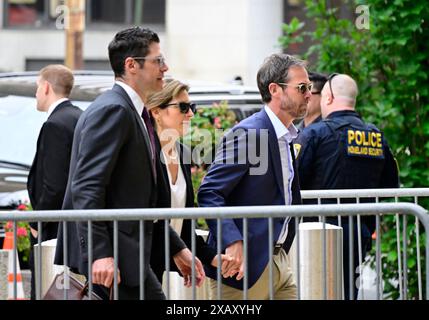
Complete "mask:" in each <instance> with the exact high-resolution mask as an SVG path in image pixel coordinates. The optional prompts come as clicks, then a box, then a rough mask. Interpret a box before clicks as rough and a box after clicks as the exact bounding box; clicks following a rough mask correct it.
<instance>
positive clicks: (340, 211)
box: [2, 190, 429, 299]
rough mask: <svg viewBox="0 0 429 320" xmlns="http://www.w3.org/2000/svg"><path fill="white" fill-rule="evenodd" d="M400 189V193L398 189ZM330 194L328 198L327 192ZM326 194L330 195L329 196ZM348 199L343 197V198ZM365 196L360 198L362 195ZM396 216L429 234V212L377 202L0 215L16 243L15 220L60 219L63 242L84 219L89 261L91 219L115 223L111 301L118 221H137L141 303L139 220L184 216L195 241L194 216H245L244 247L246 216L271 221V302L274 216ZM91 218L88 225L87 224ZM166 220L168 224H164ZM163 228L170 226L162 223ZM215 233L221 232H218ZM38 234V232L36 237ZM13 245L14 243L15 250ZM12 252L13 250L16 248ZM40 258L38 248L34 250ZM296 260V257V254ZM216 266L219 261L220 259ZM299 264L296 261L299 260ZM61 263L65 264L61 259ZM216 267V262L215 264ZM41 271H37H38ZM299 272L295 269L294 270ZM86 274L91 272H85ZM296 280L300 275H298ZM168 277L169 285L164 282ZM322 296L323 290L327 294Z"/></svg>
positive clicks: (428, 241) (428, 254) (245, 294)
mask: <svg viewBox="0 0 429 320" xmlns="http://www.w3.org/2000/svg"><path fill="white" fill-rule="evenodd" d="M396 191H398V190H396ZM327 195H328V194H327ZM328 196H330V195H328ZM344 196H346V195H344ZM356 196H357V197H359V196H360V194H358V195H356V193H353V197H356ZM362 196H364V194H362ZM371 196H373V197H374V196H376V195H375V193H371ZM392 213H393V214H397V215H404V216H406V215H413V216H415V217H416V219H418V220H419V221H420V222H421V223H422V225H423V227H424V229H425V232H426V234H428V231H429V216H428V214H427V211H426V210H425V209H423V208H422V207H420V206H418V205H416V204H411V203H375V204H332V205H331V204H327V205H322V206H321V205H302V206H265V207H254V206H253V207H222V208H184V209H109V210H63V211H32V212H25V211H24V212H5V213H3V214H2V220H11V221H13V222H14V237H15V240H16V230H17V228H16V222H17V221H38V222H39V224H38V226H39V231H41V227H42V224H41V222H42V221H63V223H64V227H65V232H64V240H65V241H64V242H65V243H66V242H67V236H68V234H67V224H66V222H67V221H87V223H88V227H89V228H88V239H89V241H88V244H89V245H88V251H89V252H88V255H89V258H91V257H92V245H93V242H92V232H91V224H92V222H93V221H113V222H114V223H113V226H114V233H113V237H114V239H113V252H114V261H115V263H114V265H115V276H114V286H113V287H114V299H118V282H117V280H118V274H117V272H118V249H119V248H118V221H140V288H141V289H140V299H144V290H143V279H144V268H143V265H144V254H143V253H144V228H143V221H144V220H155V219H172V218H178V217H180V218H184V219H193V223H192V230H191V232H192V237H193V238H194V237H195V220H196V219H198V218H206V219H217V221H218V225H220V219H223V218H243V221H244V223H243V226H244V232H243V237H244V240H243V242H244V248H247V247H248V230H247V225H248V224H247V220H248V219H250V218H268V219H269V235H268V236H269V240H270V241H269V243H270V245H269V247H267V250H268V251H269V253H270V260H269V270H270V273H269V274H270V277H269V283H270V288H269V293H270V294H269V298H270V299H273V298H274V290H273V262H272V254H273V244H274V239H273V218H279V217H287V216H289V217H295V218H302V217H313V216H321V217H323V218H325V217H328V216H333V215H334V216H341V217H342V216H358V217H359V216H368V215H375V216H376V217H377V219H379V217H380V215H388V214H392ZM88 220H89V221H88ZM166 221H167V220H166ZM165 223H166V224H167V223H168V222H165ZM295 224H296V227H297V229H298V219H295ZM379 227H380V225H379V223H378V224H377V233H379ZM218 232H219V233H221V231H219V229H218ZM40 234H41V232H39V235H40ZM166 238H167V241H166V246H165V251H166V252H165V253H166V271H167V274H169V271H170V266H169V261H168V258H167V257H169V252H170V247H169V241H168V232H166ZM299 238H300V237H299V233H298V237H297V239H296V241H297V247H298V252H299V242H300V239H299ZM38 242H39V243H38V244H39V246H40V243H41V239H40V236H39V239H38ZM15 244H16V241H15V242H14V247H15ZM191 247H192V248H191V249H192V253H193V259H192V275H193V279H192V292H193V299H195V290H196V288H195V238H194V239H192V246H191ZM220 249H221V248H220V245H218V254H220ZM324 251H325V253H324V255H325V256H326V247H325V248H324ZM14 252H15V254H16V250H14ZM38 252H39V255H40V252H41V251H40V250H39V251H38ZM64 255H65V257H67V246H64ZM425 255H426V268H425V274H426V282H425V288H426V299H428V292H429V277H427V275H429V237H426V252H425ZM298 256H299V255H298ZM377 256H378V258H377V270H379V269H380V268H381V266H380V264H379V262H380V257H379V250H377ZM65 260H66V259H65ZM218 261H219V262H220V258H219V260H218ZM38 262H39V267H40V264H41V257H40V256H39V258H38ZM244 262H245V268H244V278H243V281H244V290H243V299H247V297H248V268H247V262H248V257H247V256H246V255H245V257H244ZM298 263H299V262H298ZM65 264H67V262H66V261H65ZM219 265H220V264H219ZM39 270H40V269H39ZM298 270H299V269H298ZM13 271H14V275H15V277H14V279H16V260H14V264H13ZM89 271H90V270H89ZM37 277H38V283H41V273H38V274H37ZM67 277H68V274H67V273H65V282H66V283H67ZM297 277H298V279H299V274H298V276H297ZM88 280H89V283H90V285H89V295H91V293H92V285H91V282H92V281H91V272H89V279H88ZM217 280H218V288H217V298H218V299H220V298H221V287H220V285H219V284H220V280H221V274H220V270H219V268H218V274H217ZM168 281H169V280H168V277H167V282H168ZM324 281H325V291H326V278H325V280H324ZM168 288H169V286H167V290H166V292H165V293H166V297H167V299H168V298H169V290H168ZM297 291H298V298H299V297H300V287H299V281H298V287H297ZM13 292H14V297H15V298H16V294H17V288H16V281H15V283H14V290H13ZM325 297H326V292H325ZM37 298H38V299H40V298H41V289H40V286H39V287H38V288H37ZM64 299H67V290H66V289H65V288H64Z"/></svg>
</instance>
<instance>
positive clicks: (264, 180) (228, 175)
mask: <svg viewBox="0 0 429 320" xmlns="http://www.w3.org/2000/svg"><path fill="white" fill-rule="evenodd" d="M257 82H258V87H259V91H260V92H261V95H262V100H263V101H264V102H265V104H266V105H265V107H264V108H262V110H261V111H260V112H258V113H256V114H254V115H252V116H250V117H249V118H247V119H245V120H243V121H241V122H240V123H239V124H237V125H236V126H235V127H234V128H233V129H232V130H231V131H230V132H229V133H227V134H226V135H225V137H224V138H223V141H222V143H221V144H220V147H219V148H218V150H217V154H216V158H215V161H214V163H213V164H212V165H211V166H210V168H209V171H208V173H207V175H206V176H205V178H204V181H203V183H202V185H201V187H200V189H199V192H198V203H199V205H200V206H202V207H222V206H264V205H290V204H299V203H301V197H300V191H299V182H298V175H297V174H296V173H295V172H296V170H295V157H294V152H293V148H292V144H291V142H292V139H293V138H295V137H296V136H297V131H296V128H295V127H294V125H293V123H292V121H293V120H294V119H296V118H300V117H303V116H304V115H305V113H306V110H307V103H308V100H309V98H310V96H311V83H310V81H309V79H308V74H307V71H306V69H305V63H304V62H303V61H301V60H298V59H296V58H294V57H292V56H289V55H286V54H273V55H271V56H270V57H268V58H267V59H266V60H265V62H264V64H263V65H262V67H261V68H260V69H259V71H258V75H257ZM261 210H263V209H262V208H261ZM208 225H209V228H210V236H209V241H208V243H209V245H211V246H212V247H214V248H216V246H217V241H218V240H219V241H221V245H222V249H223V250H225V253H226V254H229V255H230V256H232V257H233V258H234V259H233V260H232V261H230V262H227V263H224V264H223V265H222V275H223V277H224V278H225V279H223V284H222V292H223V296H222V298H223V299H234V300H235V299H242V298H243V291H242V290H243V280H242V278H243V270H244V263H243V220H242V219H223V220H222V239H216V237H217V222H216V221H214V220H212V221H208ZM273 227H274V229H273V230H274V234H273V236H274V243H272V244H271V245H272V246H273V248H274V249H273V253H274V255H273V266H274V267H273V272H274V273H273V279H274V298H275V299H295V298H296V285H295V283H294V280H293V276H292V272H291V268H290V263H289V260H288V257H287V252H288V250H289V248H290V246H291V243H292V241H293V237H294V228H293V227H294V223H293V222H289V219H288V218H276V219H274V223H273ZM248 241H249V242H248V248H249V251H248V255H247V256H248V257H249V259H248V286H249V288H250V289H249V291H248V297H249V299H268V298H269V286H270V284H269V280H268V279H269V268H268V258H269V252H268V219H249V221H248ZM206 272H207V275H208V276H209V277H211V278H213V279H216V269H215V268H212V267H207V271H206ZM234 277H235V278H234ZM210 281H211V290H212V293H213V296H214V297H216V287H217V282H216V281H214V280H212V279H210Z"/></svg>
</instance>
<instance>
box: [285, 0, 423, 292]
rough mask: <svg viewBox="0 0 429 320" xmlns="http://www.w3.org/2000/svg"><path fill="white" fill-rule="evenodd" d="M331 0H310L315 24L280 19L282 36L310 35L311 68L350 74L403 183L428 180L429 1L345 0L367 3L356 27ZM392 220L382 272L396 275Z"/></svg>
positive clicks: (412, 286)
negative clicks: (363, 20) (365, 23)
mask: <svg viewBox="0 0 429 320" xmlns="http://www.w3.org/2000/svg"><path fill="white" fill-rule="evenodd" d="M327 3H328V1H325V0H317V1H310V0H306V1H305V10H306V16H307V17H308V18H309V19H313V20H314V21H315V24H316V28H315V30H313V31H311V32H303V27H304V24H303V23H302V22H299V21H298V20H297V19H294V20H293V21H292V22H291V23H290V24H287V26H283V30H285V34H284V36H283V37H282V38H281V39H280V40H279V42H280V43H281V44H284V48H285V49H286V50H287V46H288V45H290V44H294V43H300V42H303V41H311V42H312V45H311V46H310V48H309V50H308V51H307V52H306V53H305V54H304V57H303V58H305V59H308V60H310V61H312V62H314V63H312V64H311V65H310V69H312V70H318V71H322V72H326V73H330V72H340V73H346V74H349V75H350V76H352V77H353V78H354V79H355V80H356V81H357V83H358V86H359V91H360V94H359V96H358V102H357V109H358V111H359V112H360V113H361V115H362V116H363V117H364V119H365V120H367V121H369V122H372V123H374V124H376V125H377V126H378V127H380V128H381V129H382V130H383V131H384V134H385V136H386V137H387V140H388V141H389V144H390V146H391V148H392V151H393V153H394V155H395V157H396V158H397V161H398V164H399V169H400V178H401V185H402V186H405V187H423V186H428V185H429V115H428V113H429V88H428V74H429V48H428V47H429V32H428V29H429V28H428V24H429V6H428V5H427V1H425V0H413V1H411V0H394V1H389V2H387V1H385V0H354V1H344V3H343V8H342V9H344V8H348V9H349V10H351V12H353V13H354V12H355V9H356V8H357V6H359V5H367V6H369V7H368V8H369V29H368V30H366V29H362V30H359V29H358V28H357V26H356V24H355V21H351V20H347V19H340V18H339V9H340V8H338V7H328V6H327ZM356 18H358V14H356ZM408 226H409V228H408V243H409V248H408V251H409V252H408V256H409V257H410V259H409V261H408V266H409V268H411V267H413V268H414V266H415V263H416V257H415V238H414V236H415V235H414V229H413V227H411V226H410V224H409V225H408ZM394 228H395V225H394V222H393V219H389V218H384V219H383V233H382V242H383V248H382V250H383V254H384V255H385V257H386V258H385V259H383V264H384V265H383V267H386V268H385V271H384V275H385V279H386V278H388V279H391V278H397V266H396V264H395V263H396V236H395V231H394ZM423 240H424V239H421V241H423ZM401 241H402V240H401ZM423 243H424V242H423ZM422 249H423V245H422ZM422 252H424V250H423V251H422ZM408 279H409V291H408V295H409V296H410V297H416V296H417V285H416V283H417V280H416V275H415V273H411V272H410V273H409V274H408ZM396 289H397V288H396V287H395V286H394V285H393V284H391V283H387V284H386V287H385V290H386V292H387V293H388V294H389V295H390V297H392V298H397V296H398V295H397V291H394V290H396Z"/></svg>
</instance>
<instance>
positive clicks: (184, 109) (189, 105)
mask: <svg viewBox="0 0 429 320" xmlns="http://www.w3.org/2000/svg"><path fill="white" fill-rule="evenodd" d="M170 106H177V107H179V109H180V112H181V113H183V114H187V113H188V112H189V109H191V111H192V113H195V112H196V111H197V105H196V104H195V103H190V102H179V103H169V104H164V105H162V106H160V108H161V109H165V108H167V107H170Z"/></svg>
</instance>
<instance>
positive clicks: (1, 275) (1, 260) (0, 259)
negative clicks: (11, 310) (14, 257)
mask: <svg viewBox="0 0 429 320" xmlns="http://www.w3.org/2000/svg"><path fill="white" fill-rule="evenodd" d="M8 265H9V250H0V300H7V298H8V286H9V284H8V279H7V277H8Z"/></svg>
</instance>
